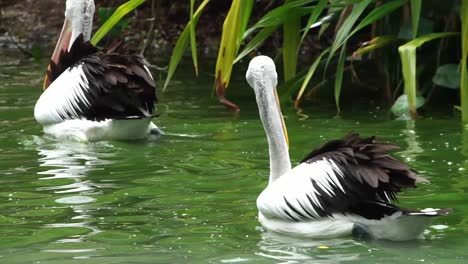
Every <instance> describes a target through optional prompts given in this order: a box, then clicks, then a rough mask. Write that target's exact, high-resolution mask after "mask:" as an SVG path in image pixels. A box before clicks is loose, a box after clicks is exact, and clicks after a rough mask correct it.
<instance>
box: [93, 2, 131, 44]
mask: <svg viewBox="0 0 468 264" xmlns="http://www.w3.org/2000/svg"><path fill="white" fill-rule="evenodd" d="M115 10H116V8H115V7H100V8H99V9H98V16H99V19H100V20H101V21H107V20H108V19H109V18H110V17H111V16H112V14H113V13H114V12H115ZM129 24H130V19H129V18H127V19H123V18H122V19H121V20H120V21H118V22H117V23H116V24H115V26H114V27H113V28H112V29H111V30H110V31H109V33H108V34H110V35H111V36H113V37H118V36H120V35H121V34H122V32H123V31H124V30H125V28H127V27H128V25H129Z"/></svg>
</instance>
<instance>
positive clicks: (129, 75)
mask: <svg viewBox="0 0 468 264" xmlns="http://www.w3.org/2000/svg"><path fill="white" fill-rule="evenodd" d="M90 45H91V44H89V42H83V39H82V37H79V38H78V39H77V40H76V41H75V42H74V44H73V46H72V48H71V49H70V51H68V52H64V53H62V54H61V56H60V59H59V63H58V64H57V65H55V64H54V63H53V62H52V63H51V69H50V70H49V72H48V76H49V79H50V80H52V81H53V82H52V84H51V85H50V86H49V87H48V88H47V89H46V90H45V91H44V93H43V94H42V95H41V97H40V98H39V100H38V102H37V104H36V107H35V117H36V120H37V121H38V122H39V123H41V124H53V123H59V122H62V121H64V120H67V119H88V120H94V121H100V120H104V119H128V118H142V117H150V116H151V115H152V113H153V111H154V104H155V103H156V102H157V98H156V86H155V83H154V80H153V78H152V76H151V74H150V72H149V70H148V68H147V67H146V63H145V61H144V60H143V58H141V57H139V56H136V55H121V54H115V53H103V52H98V51H97V50H96V49H95V48H93V47H92V46H90ZM80 50H81V51H82V54H85V55H86V56H85V57H83V56H81V55H77V54H80ZM76 60H78V61H76Z"/></svg>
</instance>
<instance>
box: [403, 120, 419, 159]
mask: <svg viewBox="0 0 468 264" xmlns="http://www.w3.org/2000/svg"><path fill="white" fill-rule="evenodd" d="M405 122H406V127H405V128H404V129H402V130H401V133H402V134H403V135H404V141H405V142H406V144H407V147H406V148H405V150H403V151H400V152H399V153H398V154H399V155H401V156H402V157H404V158H405V160H406V162H412V161H415V160H416V158H417V157H418V156H419V154H420V153H423V152H424V149H423V148H422V147H421V144H420V143H419V140H418V139H419V136H418V134H417V133H416V124H415V121H414V120H406V121H405Z"/></svg>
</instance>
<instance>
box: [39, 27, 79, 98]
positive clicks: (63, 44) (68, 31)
mask: <svg viewBox="0 0 468 264" xmlns="http://www.w3.org/2000/svg"><path fill="white" fill-rule="evenodd" d="M71 37H72V27H71V22H70V21H69V20H68V19H65V22H64V23H63V27H62V31H61V32H60V37H59V39H58V40H57V45H56V46H55V49H54V53H52V58H51V60H52V61H53V62H54V63H55V64H58V60H59V57H60V53H62V51H66V50H68V47H69V46H70V40H71ZM49 70H50V65H49V67H48V68H47V71H49ZM50 83H51V81H50V80H49V77H48V76H47V74H46V76H45V78H44V85H43V89H44V90H45V89H47V87H49V85H50Z"/></svg>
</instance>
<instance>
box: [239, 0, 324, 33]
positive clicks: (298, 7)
mask: <svg viewBox="0 0 468 264" xmlns="http://www.w3.org/2000/svg"><path fill="white" fill-rule="evenodd" d="M314 1H315V0H295V1H290V2H287V3H285V4H283V5H281V6H279V7H277V8H274V9H272V10H271V11H269V12H268V13H266V14H265V15H264V16H263V17H261V18H260V19H259V20H258V21H257V23H255V24H254V25H253V26H252V27H250V28H249V29H247V30H246V31H245V34H244V36H243V37H244V38H245V37H247V36H248V35H250V34H251V33H252V32H254V31H255V30H256V29H258V28H264V27H269V26H278V25H281V24H284V22H285V21H286V20H288V19H290V18H291V17H301V16H303V15H305V14H308V13H310V11H309V9H310V8H304V6H305V5H306V4H309V3H310V2H314Z"/></svg>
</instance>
